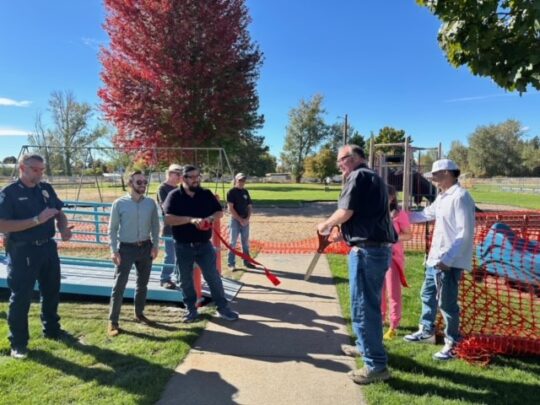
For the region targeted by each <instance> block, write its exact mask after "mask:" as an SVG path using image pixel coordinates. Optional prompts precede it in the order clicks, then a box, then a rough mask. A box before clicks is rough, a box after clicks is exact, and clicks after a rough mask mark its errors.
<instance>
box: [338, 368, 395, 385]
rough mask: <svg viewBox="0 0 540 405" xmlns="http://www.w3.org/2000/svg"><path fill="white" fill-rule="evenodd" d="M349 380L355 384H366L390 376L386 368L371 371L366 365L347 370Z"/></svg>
mask: <svg viewBox="0 0 540 405" xmlns="http://www.w3.org/2000/svg"><path fill="white" fill-rule="evenodd" d="M347 375H348V376H349V377H350V378H351V380H353V381H354V382H355V383H356V384H360V385H366V384H371V383H374V382H379V381H385V380H388V379H389V378H390V372H389V371H388V369H387V368H384V369H382V370H381V371H373V370H370V369H369V368H367V367H366V366H364V367H362V368H360V369H358V370H353V371H349V373H348V374H347Z"/></svg>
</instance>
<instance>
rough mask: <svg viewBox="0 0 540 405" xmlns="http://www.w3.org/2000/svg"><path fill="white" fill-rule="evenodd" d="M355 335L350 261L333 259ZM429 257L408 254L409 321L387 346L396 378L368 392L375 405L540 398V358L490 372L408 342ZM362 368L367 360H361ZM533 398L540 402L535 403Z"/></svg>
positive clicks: (503, 361)
mask: <svg viewBox="0 0 540 405" xmlns="http://www.w3.org/2000/svg"><path fill="white" fill-rule="evenodd" d="M328 259H329V262H330V267H331V270H332V274H333V276H334V281H335V283H336V287H337V290H338V295H339V299H340V303H341V308H342V312H343V314H344V315H343V316H344V318H345V321H346V323H347V325H348V330H349V333H351V335H352V332H351V327H350V321H351V319H350V315H349V302H350V301H349V286H348V271H347V258H346V257H345V256H338V255H329V257H328ZM422 261H423V254H419V253H409V254H407V280H408V282H409V284H410V288H404V289H403V320H402V323H401V328H400V329H399V332H398V333H399V336H398V337H397V338H396V339H394V340H392V341H390V342H389V343H386V348H387V350H388V355H389V366H390V369H391V372H392V379H391V380H389V381H387V382H385V383H380V384H373V385H370V386H367V387H366V388H365V389H364V395H365V397H366V399H367V402H368V403H370V404H396V405H397V404H426V405H434V404H520V405H524V404H529V403H531V401H532V402H536V401H537V400H538V398H540V382H539V381H540V380H539V375H540V359H538V358H536V359H524V358H521V359H518V358H503V357H500V358H497V359H495V360H494V362H493V363H492V364H491V365H490V366H489V367H487V368H485V367H480V366H477V365H472V364H468V363H466V362H464V361H461V360H456V361H451V362H446V363H445V362H436V361H434V360H432V359H431V356H432V354H433V353H435V352H436V351H438V350H439V347H440V346H434V345H429V344H416V343H407V342H404V341H403V339H402V337H403V335H405V334H407V333H410V332H412V331H415V330H417V329H418V317H419V314H420V305H421V304H420V298H419V291H420V286H421V284H422V281H423V277H424V274H423V265H422ZM358 365H359V366H361V360H359V361H358ZM533 398H537V399H536V400H534V399H533Z"/></svg>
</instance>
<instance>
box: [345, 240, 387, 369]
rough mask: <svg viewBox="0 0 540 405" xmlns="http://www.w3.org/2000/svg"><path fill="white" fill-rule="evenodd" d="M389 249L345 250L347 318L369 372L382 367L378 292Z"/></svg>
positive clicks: (384, 353)
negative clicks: (347, 271) (348, 292)
mask: <svg viewBox="0 0 540 405" xmlns="http://www.w3.org/2000/svg"><path fill="white" fill-rule="evenodd" d="M391 258H392V251H391V248H390V247H366V248H354V249H352V250H351V252H350V253H349V287H350V290H351V321H352V327H353V331H354V333H355V335H356V337H357V340H356V346H357V347H358V350H359V351H360V353H362V356H363V359H364V363H365V365H366V366H367V367H368V368H369V369H370V370H372V371H376V372H377V371H381V370H383V369H385V368H386V365H387V362H388V358H387V356H386V351H385V350H384V346H383V333H382V315H381V295H382V287H383V283H384V277H385V274H386V271H387V270H388V267H389V266H390V260H391Z"/></svg>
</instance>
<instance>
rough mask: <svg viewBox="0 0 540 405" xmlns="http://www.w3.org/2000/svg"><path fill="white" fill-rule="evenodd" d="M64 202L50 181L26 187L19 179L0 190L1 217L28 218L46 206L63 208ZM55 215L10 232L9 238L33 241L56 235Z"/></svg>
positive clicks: (37, 213)
mask: <svg viewBox="0 0 540 405" xmlns="http://www.w3.org/2000/svg"><path fill="white" fill-rule="evenodd" d="M63 206H64V203H63V202H62V201H61V200H60V199H59V198H58V196H57V195H56V192H55V191H54V189H53V188H52V186H51V185H50V184H49V183H45V182H41V183H39V184H38V185H36V186H35V187H26V186H25V185H24V184H23V182H22V181H21V180H20V179H19V180H17V181H16V182H15V183H12V184H10V185H9V186H6V187H4V189H3V190H2V191H0V218H2V219H28V218H32V217H35V216H36V215H39V213H40V212H41V211H43V210H44V209H45V208H56V209H57V210H60V209H62V207H63ZM54 234H55V229H54V217H53V218H51V219H49V220H48V221H47V222H45V223H42V224H39V225H37V226H33V227H32V228H29V229H26V230H24V231H19V232H10V233H9V240H12V241H19V242H20V241H25V242H31V241H35V240H43V239H49V238H52V237H54Z"/></svg>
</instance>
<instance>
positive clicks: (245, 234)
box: [227, 218, 249, 266]
mask: <svg viewBox="0 0 540 405" xmlns="http://www.w3.org/2000/svg"><path fill="white" fill-rule="evenodd" d="M229 227H230V229H231V243H230V245H231V246H232V247H233V248H236V241H237V240H238V235H240V242H241V243H242V253H244V254H246V255H248V256H249V224H247V225H246V226H242V225H240V222H238V221H237V220H236V219H234V218H231V223H230V225H229ZM234 257H235V254H234V253H233V252H230V251H229V257H228V260H227V264H228V265H229V266H234ZM244 263H247V261H246V260H244Z"/></svg>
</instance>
